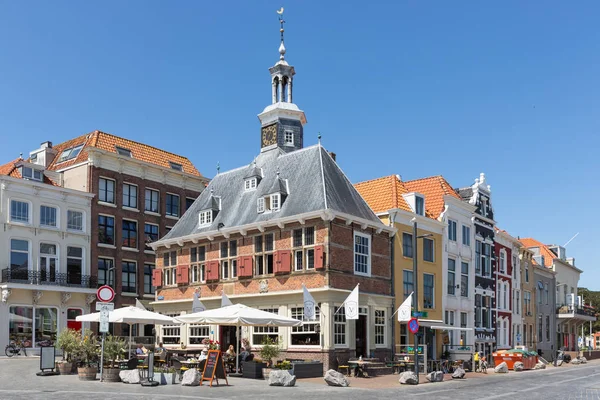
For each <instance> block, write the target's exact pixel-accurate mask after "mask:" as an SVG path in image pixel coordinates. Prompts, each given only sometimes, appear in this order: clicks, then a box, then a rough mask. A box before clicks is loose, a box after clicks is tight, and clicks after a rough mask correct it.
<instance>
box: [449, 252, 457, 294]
mask: <svg viewBox="0 0 600 400" xmlns="http://www.w3.org/2000/svg"><path fill="white" fill-rule="evenodd" d="M451 264H453V267H452V269H451V268H450V265H451ZM451 276H452V279H450V277H451ZM451 281H452V282H451ZM447 286H448V288H447V290H448V295H450V296H456V260H455V259H454V258H448V285H447Z"/></svg>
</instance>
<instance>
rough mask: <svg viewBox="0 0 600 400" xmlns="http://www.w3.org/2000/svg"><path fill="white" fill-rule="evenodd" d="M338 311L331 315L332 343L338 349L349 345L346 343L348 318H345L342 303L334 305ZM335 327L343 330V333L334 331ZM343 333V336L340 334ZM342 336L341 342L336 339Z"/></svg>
mask: <svg viewBox="0 0 600 400" xmlns="http://www.w3.org/2000/svg"><path fill="white" fill-rule="evenodd" d="M338 308H339V311H338V312H337V313H335V314H334V315H333V345H334V347H335V348H338V349H346V348H348V347H350V346H349V343H348V320H347V319H346V310H345V308H344V307H342V305H340V304H337V305H335V309H338ZM336 327H340V328H341V329H342V330H343V334H341V333H338V332H336ZM342 335H343V336H342ZM342 338H343V343H341V342H338V339H342Z"/></svg>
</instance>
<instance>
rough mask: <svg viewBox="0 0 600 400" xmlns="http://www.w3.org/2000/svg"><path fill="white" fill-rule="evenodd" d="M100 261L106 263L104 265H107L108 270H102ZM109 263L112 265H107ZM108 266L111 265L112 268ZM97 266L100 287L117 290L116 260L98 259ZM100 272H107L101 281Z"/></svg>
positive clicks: (110, 258) (108, 258)
mask: <svg viewBox="0 0 600 400" xmlns="http://www.w3.org/2000/svg"><path fill="white" fill-rule="evenodd" d="M100 260H102V261H104V265H106V266H107V267H106V268H100ZM107 261H110V263H106V262H107ZM108 264H111V265H112V266H108ZM97 266H98V268H97V269H98V285H102V284H103V285H108V286H110V287H112V288H113V289H114V288H115V259H114V258H112V257H98V260H97ZM100 271H106V272H104V275H105V276H104V278H103V279H101V278H100Z"/></svg>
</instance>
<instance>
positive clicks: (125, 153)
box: [115, 146, 131, 157]
mask: <svg viewBox="0 0 600 400" xmlns="http://www.w3.org/2000/svg"><path fill="white" fill-rule="evenodd" d="M115 149H116V150H117V154H118V155H120V156H125V157H131V150H129V149H126V148H124V147H119V146H115Z"/></svg>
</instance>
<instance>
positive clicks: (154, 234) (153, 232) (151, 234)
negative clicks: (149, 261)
mask: <svg viewBox="0 0 600 400" xmlns="http://www.w3.org/2000/svg"><path fill="white" fill-rule="evenodd" d="M144 237H145V238H144V243H145V249H146V250H149V251H152V247H150V246H149V244H150V243H152V242H155V241H157V240H158V225H154V224H144Z"/></svg>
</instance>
